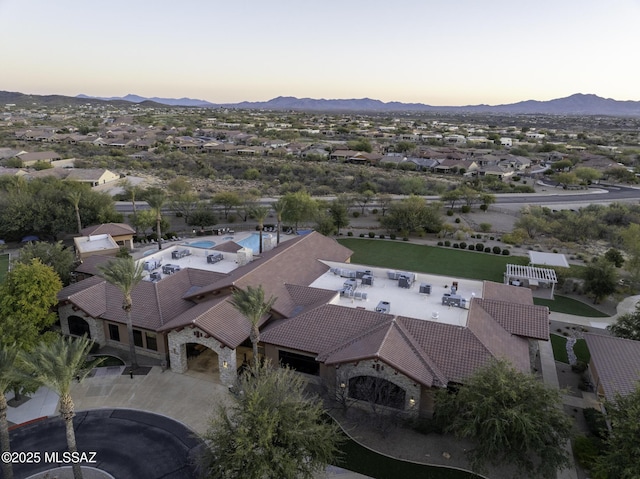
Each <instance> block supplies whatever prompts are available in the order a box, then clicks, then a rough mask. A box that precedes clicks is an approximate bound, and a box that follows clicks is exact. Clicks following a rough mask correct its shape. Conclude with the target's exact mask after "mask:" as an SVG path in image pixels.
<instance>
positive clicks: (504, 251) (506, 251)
mask: <svg viewBox="0 0 640 479" xmlns="http://www.w3.org/2000/svg"><path fill="white" fill-rule="evenodd" d="M510 254H511V251H509V250H508V249H507V248H505V249H503V250H502V255H503V256H509V255H510Z"/></svg>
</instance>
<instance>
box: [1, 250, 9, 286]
mask: <svg viewBox="0 0 640 479" xmlns="http://www.w3.org/2000/svg"><path fill="white" fill-rule="evenodd" d="M7 271H9V255H8V254H7V253H4V254H0V281H2V280H4V277H5V275H6V274H7Z"/></svg>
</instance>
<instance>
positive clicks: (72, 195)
mask: <svg viewBox="0 0 640 479" xmlns="http://www.w3.org/2000/svg"><path fill="white" fill-rule="evenodd" d="M67 198H68V199H69V201H70V202H71V204H72V205H73V209H74V210H75V212H76V222H77V223H78V234H81V233H80V232H81V231H82V221H81V219H80V200H81V199H82V191H71V192H69V193H68V194H67Z"/></svg>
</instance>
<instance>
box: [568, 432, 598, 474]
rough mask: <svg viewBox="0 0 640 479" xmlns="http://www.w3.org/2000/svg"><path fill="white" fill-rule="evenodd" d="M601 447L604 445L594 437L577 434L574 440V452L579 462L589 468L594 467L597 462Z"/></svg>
mask: <svg viewBox="0 0 640 479" xmlns="http://www.w3.org/2000/svg"><path fill="white" fill-rule="evenodd" d="M601 447H602V445H601V444H599V441H598V440H597V439H596V438H594V437H587V436H577V437H576V438H575V439H574V440H573V453H574V454H575V456H576V459H577V460H578V464H580V465H581V466H582V467H583V468H584V469H587V470H590V469H592V468H593V466H594V465H595V464H596V461H597V460H598V453H599V451H600V449H601ZM592 477H597V476H592Z"/></svg>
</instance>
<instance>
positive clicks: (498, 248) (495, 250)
mask: <svg viewBox="0 0 640 479" xmlns="http://www.w3.org/2000/svg"><path fill="white" fill-rule="evenodd" d="M501 251H502V250H501V249H500V246H494V247H493V252H494V253H495V254H500V252H501Z"/></svg>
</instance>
